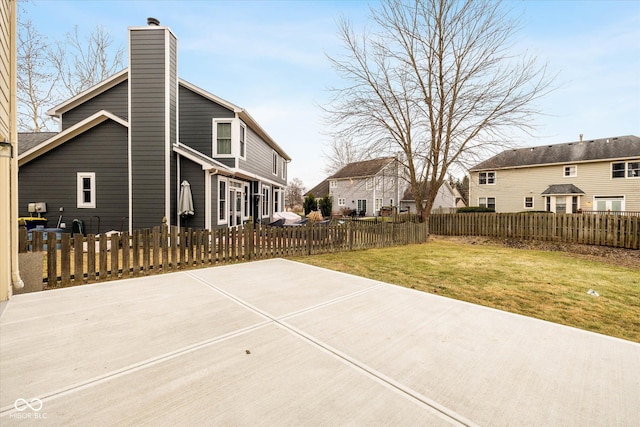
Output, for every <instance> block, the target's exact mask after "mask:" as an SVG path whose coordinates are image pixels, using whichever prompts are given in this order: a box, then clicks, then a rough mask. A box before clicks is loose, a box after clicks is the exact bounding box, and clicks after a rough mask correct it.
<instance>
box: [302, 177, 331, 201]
mask: <svg viewBox="0 0 640 427" xmlns="http://www.w3.org/2000/svg"><path fill="white" fill-rule="evenodd" d="M309 194H313V197H315V198H316V199H318V198H320V197H324V196H326V195H327V194H329V180H328V179H325V180H323V181H322V182H321V183H320V184H318V185H316V186H315V187H313V188H312V189H311V190H309V191H307V192H306V193H304V195H305V196H307V195H309Z"/></svg>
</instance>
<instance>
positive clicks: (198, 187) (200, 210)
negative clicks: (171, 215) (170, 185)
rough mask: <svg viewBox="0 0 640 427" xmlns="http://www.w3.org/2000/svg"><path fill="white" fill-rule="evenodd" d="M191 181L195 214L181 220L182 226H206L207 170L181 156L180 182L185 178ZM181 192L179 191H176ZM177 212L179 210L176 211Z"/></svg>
mask: <svg viewBox="0 0 640 427" xmlns="http://www.w3.org/2000/svg"><path fill="white" fill-rule="evenodd" d="M185 179H186V180H187V181H189V184H190V185H191V194H192V196H193V212H194V215H193V216H190V217H187V218H186V219H183V220H181V221H180V224H179V225H180V226H182V227H190V228H204V222H205V221H204V220H205V193H204V186H205V171H203V170H202V166H200V165H199V164H196V163H194V162H192V161H191V160H189V159H187V158H184V157H181V158H180V183H182V181H183V180H185ZM178 191H179V190H178ZM176 194H179V193H176ZM176 212H177V211H176Z"/></svg>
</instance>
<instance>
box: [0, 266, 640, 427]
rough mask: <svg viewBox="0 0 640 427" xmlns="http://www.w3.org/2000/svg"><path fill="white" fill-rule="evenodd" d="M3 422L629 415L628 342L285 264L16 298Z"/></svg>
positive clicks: (394, 422) (417, 421) (5, 346)
mask: <svg viewBox="0 0 640 427" xmlns="http://www.w3.org/2000/svg"><path fill="white" fill-rule="evenodd" d="M0 424H1V425H2V426H5V425H65V426H69V425H78V426H88V425H103V426H110V425H113V426H124V425H132V426H133V425H136V426H137V425H145V424H146V425H223V426H228V425H251V426H255V425H268V426H271V425H278V426H280V425H292V426H293V425H295V426H300V425H331V426H334V425H367V426H371V425H390V426H399V425H427V426H431V425H491V426H506V425H517V426H523V425H539V426H553V425H556V426H569V425H575V426H586V425H595V426H638V425H640V345H639V344H637V343H632V342H628V341H624V340H619V339H615V338H610V337H606V336H602V335H598V334H593V333H589V332H584V331H581V330H577V329H573V328H569V327H565V326H560V325H556V324H552V323H548V322H543V321H540V320H535V319H530V318H526V317H523V316H518V315H513V314H509V313H505V312H501V311H497V310H493V309H488V308H484V307H480V306H476V305H472V304H467V303H463V302H459V301H455V300H451V299H447V298H443V297H439V296H435V295H430V294H425V293H421V292H418V291H414V290H411V289H405V288H401V287H396V286H392V285H388V284H384V283H381V282H376V281H373V280H368V279H363V278H360V277H355V276H350V275H346V274H342V273H336V272H332V271H328V270H324V269H320V268H316V267H311V266H307V265H303V264H299V263H295V262H291V261H286V260H268V261H259V262H253V263H246V264H237V265H230V266H223V267H215V268H208V269H202V270H193V271H188V272H181V273H174V274H167V275H161V276H152V277H144V278H138V279H130V280H123V281H118V282H109V283H104V284H97V285H87V286H80V287H76V288H66V289H59V290H55V291H48V292H40V293H33V294H26V295H18V296H15V297H14V298H13V299H12V300H11V301H10V302H9V303H8V304H7V305H6V306H5V307H4V310H3V311H2V314H1V318H0Z"/></svg>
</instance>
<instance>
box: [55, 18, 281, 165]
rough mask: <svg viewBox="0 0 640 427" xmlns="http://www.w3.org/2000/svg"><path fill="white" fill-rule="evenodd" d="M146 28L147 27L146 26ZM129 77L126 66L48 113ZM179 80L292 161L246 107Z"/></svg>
mask: <svg viewBox="0 0 640 427" xmlns="http://www.w3.org/2000/svg"><path fill="white" fill-rule="evenodd" d="M144 28H146V27H144ZM128 78H129V69H128V68H125V69H124V70H122V71H120V72H118V73H116V74H114V75H113V76H111V77H109V78H108V79H105V80H103V81H101V82H100V83H98V84H96V85H94V86H92V87H90V88H89V89H87V90H85V91H83V92H81V93H79V94H78V95H76V96H74V97H73V98H71V99H68V100H67V101H65V102H63V103H62V104H59V105H57V106H55V107H53V108H52V109H51V110H49V111H47V114H48V115H50V116H56V117H59V116H60V115H62V114H64V113H66V112H67V111H69V110H71V109H73V108H75V107H77V106H78V105H80V104H82V103H84V102H86V101H88V100H89V99H91V98H93V97H95V96H98V95H100V94H101V93H103V92H106V91H107V90H109V89H111V88H112V87H114V86H116V85H118V84H120V83H122V82H124V81H126V80H127V79H128ZM178 82H179V84H180V85H181V86H183V87H185V88H187V89H189V90H191V91H193V92H195V93H197V94H199V95H200V96H203V97H205V98H207V99H209V100H211V101H213V102H215V103H217V104H220V105H222V106H223V107H225V108H227V109H229V110H231V111H233V112H234V113H236V114H237V115H238V117H240V119H241V120H242V121H243V122H245V123H246V124H247V125H248V126H249V127H250V128H251V129H253V131H254V132H256V133H257V134H258V135H260V137H261V138H262V139H264V140H265V142H266V143H267V144H269V146H270V147H271V148H273V149H274V150H276V151H277V152H278V153H279V154H280V155H281V156H282V157H283V158H284V159H285V160H288V161H290V160H291V157H290V156H289V155H288V154H287V153H286V152H285V151H284V150H283V149H282V148H281V147H280V146H279V145H278V144H277V143H276V142H275V141H274V140H273V138H271V136H269V134H268V133H267V132H266V131H265V130H264V129H263V128H262V126H260V125H259V124H258V122H256V121H255V119H254V118H253V117H251V115H250V114H249V113H248V112H247V110H245V109H244V108H241V107H238V106H237V105H235V104H232V103H231V102H229V101H227V100H224V99H222V98H220V97H218V96H216V95H214V94H212V93H209V92H207V91H206V90H204V89H202V88H199V87H198V86H196V85H193V84H191V83H189V82H187V81H185V80H183V79H178Z"/></svg>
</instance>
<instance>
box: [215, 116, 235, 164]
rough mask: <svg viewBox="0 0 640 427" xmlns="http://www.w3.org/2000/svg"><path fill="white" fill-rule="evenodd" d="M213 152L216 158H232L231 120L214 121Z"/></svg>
mask: <svg viewBox="0 0 640 427" xmlns="http://www.w3.org/2000/svg"><path fill="white" fill-rule="evenodd" d="M213 123H214V126H213V152H214V155H215V156H231V153H232V151H231V147H232V143H231V141H232V138H231V136H232V132H231V123H232V122H231V120H224V121H223V120H214V122H213Z"/></svg>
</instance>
